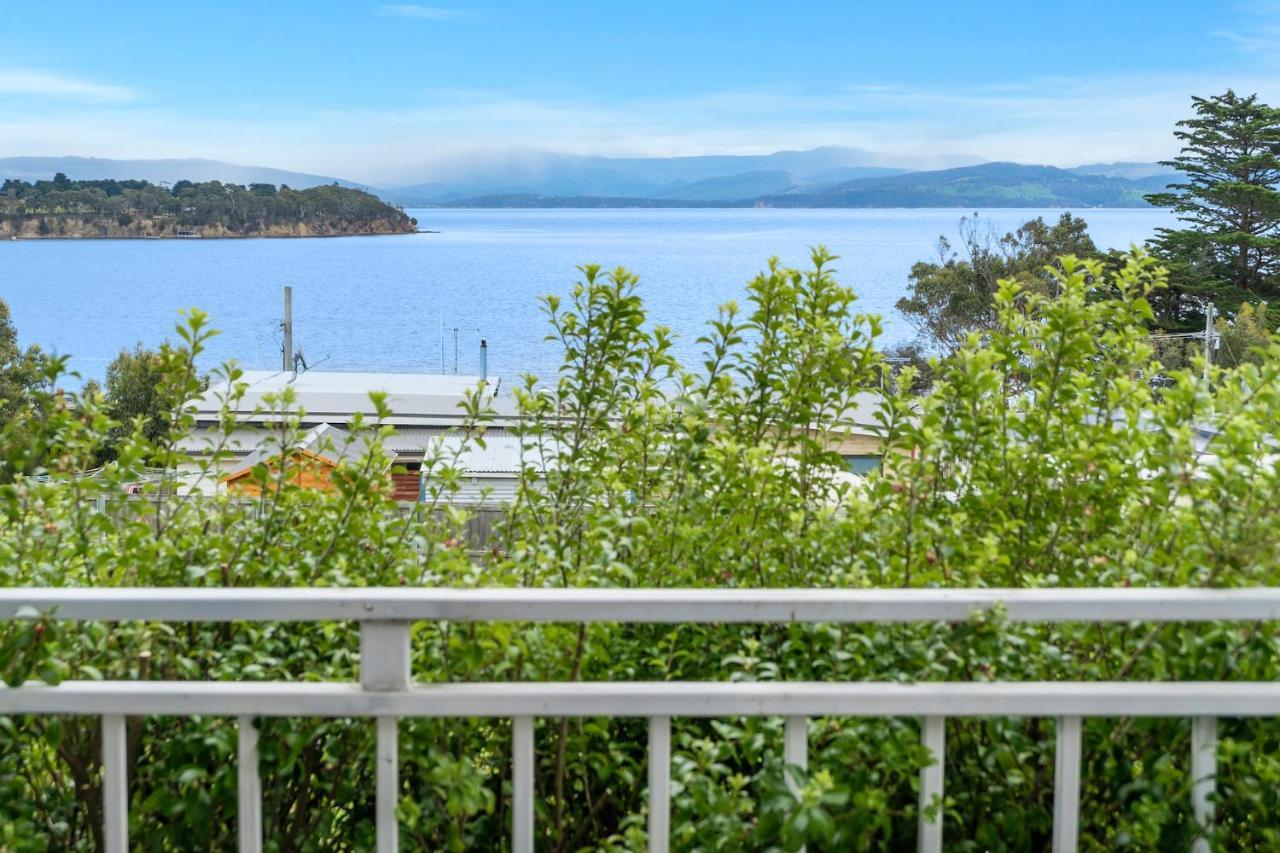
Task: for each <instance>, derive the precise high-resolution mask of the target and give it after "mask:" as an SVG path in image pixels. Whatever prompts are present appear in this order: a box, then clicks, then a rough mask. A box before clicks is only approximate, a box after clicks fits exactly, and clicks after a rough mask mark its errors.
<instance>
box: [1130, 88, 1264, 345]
mask: <svg viewBox="0 0 1280 853" xmlns="http://www.w3.org/2000/svg"><path fill="white" fill-rule="evenodd" d="M1191 100H1192V108H1193V110H1194V113H1195V115H1194V116H1193V117H1192V118H1188V119H1184V120H1182V121H1180V122H1178V128H1179V129H1178V130H1176V131H1175V132H1174V136H1176V137H1177V138H1178V140H1180V141H1181V142H1182V146H1183V147H1182V153H1181V154H1179V156H1177V157H1175V158H1174V159H1172V160H1169V161H1166V162H1165V163H1164V165H1167V166H1171V167H1173V168H1174V169H1177V170H1178V171H1179V172H1181V173H1182V175H1183V181H1182V182H1181V183H1178V184H1174V185H1172V186H1171V187H1170V190H1169V191H1168V192H1162V193H1156V194H1153V195H1150V196H1148V197H1147V199H1148V201H1150V202H1151V203H1152V204H1156V205H1162V206H1165V207H1171V208H1172V209H1173V210H1174V211H1176V212H1177V214H1178V217H1179V219H1180V220H1182V221H1183V222H1184V223H1186V225H1187V227H1183V228H1165V229H1161V230H1160V232H1159V234H1158V236H1157V238H1156V239H1155V240H1154V241H1152V246H1153V250H1154V251H1155V253H1156V254H1157V255H1158V256H1159V257H1160V258H1161V259H1162V260H1163V261H1165V263H1166V264H1167V265H1168V267H1169V269H1170V276H1171V279H1170V283H1171V285H1172V291H1171V293H1172V295H1173V296H1174V297H1175V302H1174V303H1173V304H1172V306H1171V310H1170V311H1169V312H1167V314H1166V316H1163V317H1161V320H1162V322H1163V323H1165V324H1166V325H1169V326H1170V327H1174V326H1176V325H1178V324H1180V323H1183V322H1190V323H1192V324H1193V325H1194V324H1197V323H1199V322H1201V321H1200V320H1199V318H1200V317H1202V316H1203V313H1202V310H1201V305H1202V303H1203V301H1204V300H1206V299H1208V300H1211V301H1213V302H1214V303H1216V305H1217V306H1218V308H1219V310H1220V311H1222V312H1223V313H1226V314H1233V313H1235V311H1236V310H1237V309H1238V308H1239V307H1240V305H1241V303H1243V302H1251V301H1252V302H1256V301H1258V300H1274V298H1275V297H1276V295H1277V294H1278V293H1280V109H1275V108H1273V107H1270V106H1268V105H1266V104H1264V103H1262V102H1261V101H1259V100H1258V96H1257V95H1256V94H1255V95H1249V96H1248V97H1242V96H1240V95H1237V94H1236V93H1235V92H1233V91H1231V90H1227V91H1226V92H1225V93H1224V94H1221V95H1214V96H1213V97H1209V98H1200V97H1193V98H1192V99H1191Z"/></svg>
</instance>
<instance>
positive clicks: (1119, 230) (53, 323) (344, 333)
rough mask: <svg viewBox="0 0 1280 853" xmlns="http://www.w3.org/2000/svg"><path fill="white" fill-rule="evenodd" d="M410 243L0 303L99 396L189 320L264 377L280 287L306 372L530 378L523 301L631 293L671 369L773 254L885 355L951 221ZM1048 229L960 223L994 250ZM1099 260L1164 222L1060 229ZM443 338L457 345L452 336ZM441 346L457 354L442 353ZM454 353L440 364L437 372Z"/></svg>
mask: <svg viewBox="0 0 1280 853" xmlns="http://www.w3.org/2000/svg"><path fill="white" fill-rule="evenodd" d="M409 212H410V214H411V215H413V216H415V217H416V218H417V220H418V226H419V228H421V229H424V231H423V233H418V234H412V235H395V236H377V237H340V238H324V239H228V240H30V241H16V242H3V243H0V297H2V298H3V299H4V300H5V301H6V302H8V304H9V306H10V309H11V310H12V313H13V318H14V322H15V323H16V325H17V327H18V332H19V337H20V340H21V341H22V342H23V343H24V344H26V343H37V344H39V345H40V346H42V347H44V348H45V349H46V350H49V351H53V352H58V353H64V354H70V355H72V356H73V358H72V362H71V363H72V366H73V368H74V369H76V370H78V371H79V372H80V373H81V374H82V375H83V376H84V377H85V378H89V377H100V376H101V375H102V374H103V373H104V372H105V369H106V365H107V363H108V362H109V361H110V359H111V358H112V357H113V356H114V355H115V354H116V353H117V352H119V351H120V349H121V348H122V347H129V346H132V345H133V344H135V343H137V342H141V343H143V344H144V345H147V346H155V345H156V344H158V343H159V342H160V341H162V340H164V339H165V338H166V337H170V338H171V337H172V329H173V325H174V323H175V322H176V321H177V320H178V312H179V310H180V309H183V308H190V307H199V308H201V309H202V310H204V311H206V312H208V313H209V314H210V315H211V320H212V324H213V325H214V326H215V327H216V328H218V329H220V330H221V331H222V334H220V335H219V336H218V337H217V338H216V339H214V341H213V342H212V345H211V346H210V349H209V354H208V357H207V359H206V360H205V361H206V366H208V365H211V364H212V363H214V362H217V361H222V360H225V359H230V358H235V359H238V360H239V361H240V362H241V364H242V365H243V366H245V367H251V368H270V367H275V366H276V365H278V364H279V363H280V344H281V330H280V319H281V316H282V287H283V286H284V285H291V286H292V287H293V315H294V341H295V346H300V347H301V348H302V349H303V351H304V353H305V357H306V359H307V360H308V362H309V363H310V364H311V365H312V366H313V367H318V368H321V369H325V370H368V371H423V372H441V371H444V372H453V370H454V369H455V364H456V367H457V369H458V371H459V372H462V373H475V372H477V370H478V369H479V343H480V340H481V339H482V338H484V339H486V340H487V341H488V343H489V371H490V375H491V376H492V375H501V376H505V377H507V381H508V382H510V381H512V380H514V379H515V378H516V377H517V376H518V375H520V374H523V373H526V372H532V373H535V374H537V375H539V376H543V377H547V376H549V375H550V374H551V373H552V372H554V370H555V368H556V366H557V365H558V364H559V357H560V353H559V350H558V349H557V348H556V346H555V345H554V344H550V343H547V342H545V341H544V338H545V336H546V334H547V332H548V331H549V327H548V325H547V323H546V321H545V318H544V317H543V315H542V313H541V311H540V308H539V304H538V301H537V297H538V296H539V295H542V294H549V293H555V294H561V295H567V294H568V293H569V291H570V289H571V288H572V286H573V284H574V282H576V281H579V280H580V279H581V275H580V274H579V273H578V271H577V270H576V269H575V267H576V266H577V265H579V264H590V263H594V264H601V265H602V266H603V267H605V268H606V269H612V268H613V267H617V266H624V267H626V268H627V269H629V270H631V271H633V272H635V273H637V274H638V275H639V276H640V286H639V292H640V294H641V295H642V296H643V298H644V301H645V304H646V306H647V309H648V312H649V318H650V320H651V322H655V323H663V324H666V325H667V326H669V327H671V328H672V330H673V331H674V332H675V333H676V335H677V349H676V351H677V355H678V356H679V357H681V359H682V360H684V361H685V362H686V364H690V365H693V364H696V363H698V362H699V361H700V358H699V353H700V347H699V346H698V345H697V344H696V339H697V337H698V336H699V335H700V334H702V333H703V331H704V330H705V328H706V323H707V321H708V320H710V319H712V318H714V316H715V311H716V307H717V306H718V305H719V304H721V303H723V302H725V301H727V300H730V299H736V300H738V301H739V302H740V303H742V302H743V296H744V293H745V291H744V285H745V283H746V282H747V280H748V279H750V278H751V277H752V276H753V275H755V274H756V273H757V272H759V271H760V270H762V269H763V268H764V267H765V264H766V261H767V259H768V258H769V257H770V256H772V255H776V256H778V257H779V258H781V259H782V261H783V262H784V263H786V264H789V265H798V266H803V265H806V264H807V263H808V257H809V249H810V247H812V246H815V245H818V244H822V245H825V246H826V247H827V248H828V249H830V250H831V251H832V252H834V253H835V254H837V255H839V256H840V260H839V261H838V262H837V264H836V269H837V270H838V277H839V278H840V280H841V281H842V282H844V283H846V284H849V285H851V286H852V287H853V288H854V289H855V290H856V291H857V293H858V295H859V302H858V304H857V309H858V310H860V311H864V312H874V313H878V314H881V315H883V317H884V320H885V326H886V334H885V340H886V342H898V341H903V340H908V339H910V338H911V337H912V329H911V327H910V326H909V324H907V322H906V321H905V320H904V319H903V318H902V317H901V316H900V315H898V314H897V312H896V311H895V310H894V307H893V306H894V303H895V302H896V301H897V300H898V298H899V297H901V296H902V295H903V294H904V293H905V291H906V287H907V275H908V272H909V270H910V268H911V265H912V264H913V263H915V262H916V261H919V260H931V259H933V258H934V257H935V252H934V246H935V244H936V242H937V239H938V237H939V236H943V235H945V236H947V237H948V238H949V239H951V240H952V241H953V243H958V239H957V238H958V223H959V220H960V217H961V216H963V215H965V214H966V211H963V210H954V209H946V210H906V209H893V210H718V209H717V210H435V209H432V210H411V211H409ZM1061 212H1062V211H1059V210H1025V209H1000V210H987V211H981V212H979V216H980V217H981V218H982V219H983V220H986V221H987V222H989V223H990V224H991V226H992V227H994V228H996V229H999V230H1000V232H1001V233H1003V232H1004V231H1006V230H1009V229H1012V228H1015V227H1017V225H1019V224H1020V223H1022V222H1024V221H1026V220H1028V219H1031V218H1033V217H1036V216H1044V217H1045V218H1046V219H1056V218H1057V217H1058V216H1059V215H1060V214H1061ZM1076 213H1077V214H1078V215H1080V216H1082V217H1083V218H1084V219H1085V220H1086V221H1087V222H1088V223H1089V231H1090V234H1091V235H1092V237H1093V239H1094V241H1095V242H1096V243H1097V244H1098V245H1099V246H1100V247H1102V248H1125V247H1127V246H1129V245H1130V244H1133V243H1137V244H1141V243H1142V242H1143V241H1145V240H1146V239H1147V238H1149V237H1150V236H1151V235H1152V234H1153V233H1154V232H1155V229H1157V228H1159V227H1161V226H1164V225H1168V224H1170V223H1171V222H1172V217H1171V215H1170V214H1169V213H1168V212H1167V211H1164V210H1156V209H1150V208H1144V209H1114V210H1111V209H1093V210H1082V211H1076ZM455 330H456V332H455ZM455 340H456V348H455ZM455 353H456V356H455Z"/></svg>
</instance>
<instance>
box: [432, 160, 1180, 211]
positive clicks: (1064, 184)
mask: <svg viewBox="0 0 1280 853" xmlns="http://www.w3.org/2000/svg"><path fill="white" fill-rule="evenodd" d="M1173 178H1174V176H1172V175H1168V174H1159V175H1151V176H1147V177H1143V178H1140V179H1138V180H1128V179H1126V178H1121V177H1107V176H1105V175H1091V174H1081V173H1079V172H1076V171H1075V170H1071V169H1059V168H1056V167H1053V166H1024V165H1021V164H1018V163H985V164H983V165H981V166H965V167H962V168H958V169H942V170H938V171H933V172H906V173H899V174H893V175H888V176H879V177H863V178H857V179H854V180H844V181H837V182H835V183H831V184H827V185H821V184H817V185H815V184H809V185H799V186H796V185H792V184H791V183H790V181H791V179H790V177H789V175H788V173H786V172H749V173H746V174H742V175H734V176H731V177H726V178H713V179H708V180H705V181H700V182H695V183H690V184H684V185H682V186H677V187H672V188H670V189H669V190H667V191H668V192H670V193H671V194H672V196H677V197H673V198H653V197H651V196H646V197H636V196H598V195H572V196H560V195H553V194H539V193H497V194H491V195H484V196H477V197H475V198H467V199H457V200H454V201H450V202H448V203H447V205H445V206H449V207H583V208H588V207H808V208H812V207H960V208H965V207H967V208H980V207H1073V208H1082V207H1145V206H1146V205H1147V203H1146V201H1145V200H1144V198H1143V196H1144V195H1146V194H1147V193H1151V192H1157V191H1159V190H1161V189H1163V188H1164V187H1165V186H1166V185H1167V184H1168V183H1169V182H1170V181H1171V180H1173ZM771 185H772V186H781V187H784V189H783V190H782V191H774V192H768V191H766V192H763V193H757V194H753V193H752V190H755V189H758V188H760V187H768V186H771ZM678 196H683V197H678Z"/></svg>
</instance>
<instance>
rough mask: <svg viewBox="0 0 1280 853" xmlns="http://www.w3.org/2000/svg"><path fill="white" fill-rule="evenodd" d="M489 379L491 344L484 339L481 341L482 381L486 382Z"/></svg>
mask: <svg viewBox="0 0 1280 853" xmlns="http://www.w3.org/2000/svg"><path fill="white" fill-rule="evenodd" d="M488 379H489V342H488V341H486V340H485V339H484V338H481V339H480V381H481V382H486V381H488Z"/></svg>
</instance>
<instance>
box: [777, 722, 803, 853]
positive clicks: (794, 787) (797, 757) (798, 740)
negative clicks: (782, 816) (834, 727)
mask: <svg viewBox="0 0 1280 853" xmlns="http://www.w3.org/2000/svg"><path fill="white" fill-rule="evenodd" d="M782 761H783V763H784V764H787V765H788V766H789V767H798V768H799V769H800V770H801V771H802V772H804V773H806V774H807V773H808V772H809V718H808V717H796V716H792V717H787V720H786V724H785V726H784V727H783V733H782ZM782 772H783V774H784V775H785V777H786V780H787V790H789V791H790V792H791V796H793V797H797V798H798V797H799V796H800V785H799V783H797V782H796V780H795V779H794V778H792V776H791V773H790V771H789V770H787V769H784V770H783V771H782ZM804 850H805V848H804V847H801V848H800V850H799V853H804Z"/></svg>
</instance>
